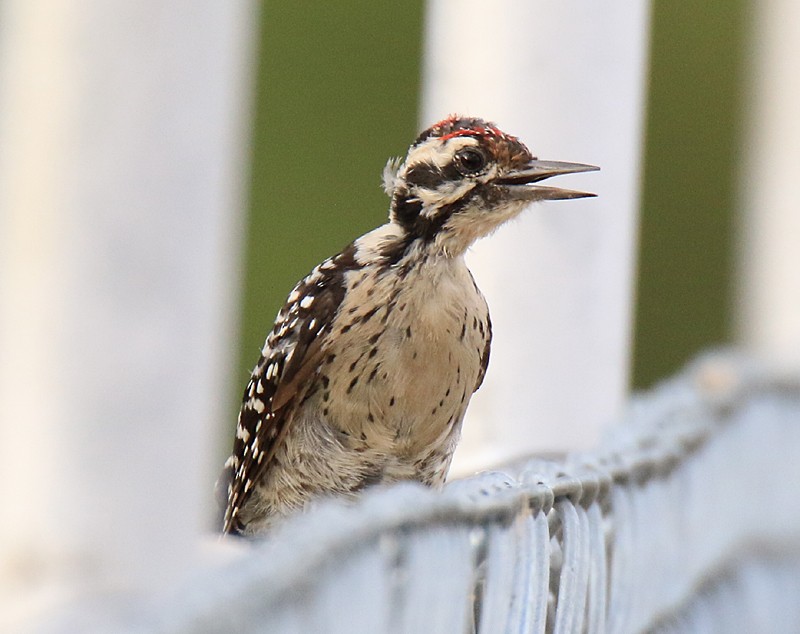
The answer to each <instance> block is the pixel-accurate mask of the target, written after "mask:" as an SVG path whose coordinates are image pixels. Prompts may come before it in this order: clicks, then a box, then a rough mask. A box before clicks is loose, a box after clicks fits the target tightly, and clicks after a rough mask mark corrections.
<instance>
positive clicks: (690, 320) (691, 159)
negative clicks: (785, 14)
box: [634, 0, 749, 387]
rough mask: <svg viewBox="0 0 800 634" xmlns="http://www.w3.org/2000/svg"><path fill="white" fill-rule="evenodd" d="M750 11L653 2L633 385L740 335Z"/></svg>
mask: <svg viewBox="0 0 800 634" xmlns="http://www.w3.org/2000/svg"><path fill="white" fill-rule="evenodd" d="M748 8H749V4H748V3H746V2H745V1H744V0H731V1H730V2H699V3H698V2H668V1H666V0H658V1H656V2H654V4H653V26H652V34H651V60H650V86H649V97H648V112H647V119H646V135H645V136H646V138H645V141H646V145H645V165H644V190H643V196H642V214H641V238H640V240H641V241H640V245H639V281H638V301H637V308H636V336H635V343H634V385H635V386H637V387H643V386H646V385H650V384H651V383H652V382H653V381H656V380H659V379H663V378H665V377H666V376H668V375H670V374H672V373H674V372H675V371H676V370H677V369H678V368H679V367H681V366H682V365H683V363H684V362H685V361H686V360H687V359H688V358H690V357H691V356H693V355H694V354H696V352H697V351H698V350H699V349H701V348H704V347H707V346H710V345H715V344H719V343H724V342H727V341H729V340H730V339H731V337H732V332H731V315H730V310H731V306H732V303H733V299H732V291H733V289H732V281H733V279H732V273H733V271H732V267H733V253H732V232H733V216H734V208H735V206H736V201H735V195H736V193H737V190H736V187H737V183H736V175H737V174H736V169H737V164H738V162H739V157H740V155H741V153H742V152H743V151H746V149H745V148H742V147H741V146H740V139H741V132H742V119H741V116H742V112H743V107H742V103H741V97H742V93H743V84H744V80H745V77H744V71H745V63H744V62H745V59H744V57H745V54H744V51H745V39H746V35H747V31H746V26H747V23H748Z"/></svg>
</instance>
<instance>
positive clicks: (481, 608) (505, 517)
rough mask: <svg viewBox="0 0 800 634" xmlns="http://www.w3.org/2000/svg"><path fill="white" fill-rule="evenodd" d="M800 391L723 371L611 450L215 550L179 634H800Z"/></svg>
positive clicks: (700, 371)
mask: <svg viewBox="0 0 800 634" xmlns="http://www.w3.org/2000/svg"><path fill="white" fill-rule="evenodd" d="M798 456H800V382H798V381H797V380H790V379H786V378H779V377H776V376H769V375H767V374H766V373H764V372H762V371H759V370H757V369H754V368H753V367H752V366H750V365H748V364H746V363H743V362H740V361H735V360H733V359H732V358H730V357H726V356H720V355H717V356H711V357H709V358H706V359H705V360H702V361H701V362H698V363H696V364H694V365H693V366H692V367H690V368H689V369H688V370H687V371H686V372H685V373H684V374H683V375H682V376H680V377H678V378H677V379H674V380H672V381H671V382H669V383H667V384H665V385H663V386H661V387H660V388H658V389H657V390H656V391H655V392H654V393H652V394H648V395H646V396H643V397H641V398H639V399H638V400H636V401H635V402H634V403H633V404H632V407H631V408H630V413H629V415H628V416H627V419H626V420H625V421H623V422H622V423H621V424H620V425H618V426H617V427H616V428H614V429H613V430H611V432H610V434H609V435H608V436H607V438H606V439H605V440H604V442H603V443H602V446H600V447H599V448H597V450H596V451H593V452H591V453H585V454H578V455H571V456H568V457H566V458H565V459H563V460H543V459H531V460H529V461H526V462H524V463H523V464H519V465H512V466H511V467H510V468H509V469H507V470H506V471H505V472H503V473H500V472H492V473H485V474H481V475H478V476H476V477H473V478H468V479H465V480H461V481H456V482H453V483H451V484H450V485H449V486H448V487H447V488H446V490H445V491H444V492H443V493H434V492H431V491H429V490H426V489H423V488H421V487H418V486H411V485H403V486H396V487H393V488H389V489H383V490H376V491H374V492H373V493H372V494H370V495H367V496H365V497H364V498H363V501H362V502H360V503H358V504H356V505H355V506H349V507H348V506H345V505H343V504H341V503H328V504H325V505H322V506H321V507H320V508H317V509H315V510H314V511H312V512H310V513H308V514H307V515H304V516H301V517H297V518H296V519H294V520H292V521H289V522H288V523H287V524H285V525H284V526H283V527H282V528H281V530H280V531H278V532H277V533H276V534H275V535H274V536H273V537H272V538H271V539H269V540H268V541H266V542H264V543H247V542H241V541H238V540H237V541H236V542H235V543H232V544H221V545H220V544H218V543H215V544H214V545H213V548H212V550H215V551H216V550H226V551H227V550H228V549H226V548H225V546H230V552H227V556H228V557H229V559H228V560H227V561H225V562H223V563H219V562H218V563H215V564H213V565H212V564H209V565H206V566H203V567H201V568H200V569H199V570H197V571H196V574H195V575H193V580H192V581H191V582H190V583H187V584H186V586H185V587H183V588H182V589H181V590H180V591H179V592H178V593H177V594H172V595H170V596H169V597H162V598H161V599H160V600H159V601H158V602H157V605H155V606H150V607H151V608H152V609H148V610H140V611H137V613H138V614H139V626H140V627H141V629H143V630H145V631H160V632H192V633H195V632H265V633H267V632H268V633H270V634H289V633H292V634H295V633H296V634H300V633H303V634H306V633H315V634H316V633H319V634H327V633H330V634H334V633H347V634H356V633H362V632H363V633H371V634H375V633H382V632H386V633H393V634H394V633H398V634H399V633H408V634H423V633H424V634H438V633H441V634H453V633H467V632H480V633H483V634H485V633H496V632H509V633H512V632H513V633H523V632H526V633H527V632H559V633H572V632H608V633H629V632H645V631H647V632H649V631H654V632H702V633H704V634H705V633H708V632H798V631H800V601H798V600H797V597H798V596H800V495H798V487H799V486H800V458H798Z"/></svg>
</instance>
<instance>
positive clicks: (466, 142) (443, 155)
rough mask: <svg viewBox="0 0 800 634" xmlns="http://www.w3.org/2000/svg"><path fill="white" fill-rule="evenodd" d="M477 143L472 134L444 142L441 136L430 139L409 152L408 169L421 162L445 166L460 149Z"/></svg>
mask: <svg viewBox="0 0 800 634" xmlns="http://www.w3.org/2000/svg"><path fill="white" fill-rule="evenodd" d="M475 145H478V141H477V140H476V139H474V138H473V137H471V136H463V137H454V138H452V139H448V140H447V141H445V142H444V143H442V141H441V139H439V138H434V139H430V140H429V141H427V142H426V143H423V144H422V145H420V146H419V147H415V148H414V149H413V150H411V152H409V154H408V158H407V159H406V169H408V167H410V166H413V165H419V164H420V163H431V164H433V165H436V166H437V167H444V166H445V165H447V164H448V163H449V162H450V161H452V160H453V156H454V155H455V153H456V152H458V151H459V150H460V149H462V148H465V147H469V146H475Z"/></svg>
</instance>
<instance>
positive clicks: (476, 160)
mask: <svg viewBox="0 0 800 634" xmlns="http://www.w3.org/2000/svg"><path fill="white" fill-rule="evenodd" d="M454 158H455V163H456V167H457V168H458V171H459V172H461V173H462V174H464V175H465V176H466V175H467V174H474V173H475V172H479V171H480V170H482V169H483V168H484V167H486V157H485V156H484V155H483V152H481V151H480V150H477V149H475V148H464V149H463V150H459V151H458V152H456V155H455V157H454Z"/></svg>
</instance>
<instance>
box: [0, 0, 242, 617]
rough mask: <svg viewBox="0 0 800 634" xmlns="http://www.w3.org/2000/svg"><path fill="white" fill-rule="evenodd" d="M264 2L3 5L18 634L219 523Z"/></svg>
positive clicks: (94, 0) (11, 502)
mask: <svg viewBox="0 0 800 634" xmlns="http://www.w3.org/2000/svg"><path fill="white" fill-rule="evenodd" d="M251 5H252V3H251V2H250V0H233V1H226V2H213V1H210V0H201V1H199V2H198V1H194V2H189V1H188V0H182V1H179V2H170V3H164V2H158V1H156V0H143V1H139V2H135V3H130V2H113V1H111V2H109V1H107V0H81V1H80V2H79V1H77V0H63V1H61V2H46V3H43V2H29V1H28V0H6V1H5V2H3V3H2V5H0V12H1V14H0V302H1V303H0V500H2V510H1V511H0V514H1V517H0V615H2V617H0V629H3V630H4V631H5V627H10V628H11V629H14V627H13V625H10V624H12V623H15V622H22V621H23V620H24V621H26V622H30V619H31V618H32V617H34V618H35V617H36V615H40V616H41V615H42V614H43V613H44V612H43V611H45V610H51V609H57V608H58V606H60V605H62V602H63V601H71V600H75V599H76V598H77V599H80V600H82V599H89V600H91V597H92V596H93V594H94V593H95V592H98V593H103V594H104V595H105V596H106V599H105V601H106V603H105V604H104V607H105V608H108V603H107V599H108V595H109V594H113V592H115V591H120V590H125V589H131V588H134V589H135V588H136V587H140V588H141V587H143V586H142V585H141V584H145V583H146V586H144V587H146V588H147V589H152V588H153V587H158V585H159V583H160V582H164V581H168V580H169V579H172V578H174V575H175V574H176V573H178V572H179V571H180V570H181V569H182V567H183V565H184V564H185V563H186V562H187V560H188V558H189V557H190V555H191V551H192V549H193V547H195V546H196V542H197V540H196V539H194V538H195V537H196V536H197V535H198V534H199V533H200V531H201V528H202V527H204V526H205V525H206V524H207V522H208V512H209V505H210V501H209V498H210V492H209V487H210V486H211V484H212V483H213V476H212V475H211V471H210V469H211V464H210V458H211V446H212V439H213V438H214V435H215V432H216V430H217V429H218V425H219V418H220V415H221V409H222V408H221V405H222V403H223V401H224V394H225V389H224V380H223V377H224V376H225V375H226V374H227V372H228V370H229V367H230V362H229V359H228V356H229V351H230V349H231V346H230V343H231V340H232V327H231V324H232V319H231V317H232V304H233V299H234V297H235V292H234V291H235V290H236V289H235V284H232V283H231V280H232V279H234V278H235V275H234V273H235V267H236V265H237V256H236V255H235V253H236V240H237V238H238V225H239V215H240V214H239V210H240V208H241V186H242V179H241V174H242V165H243V159H244V152H243V151H242V150H243V141H244V134H243V132H244V131H245V124H246V120H247V117H246V115H247V110H248V109H249V106H248V102H249V90H248V83H249V82H248V80H249V64H248V62H249V56H250V43H251V33H250V31H251V26H252V24H253V22H254V20H253V16H252V11H251ZM73 605H74V604H73ZM100 613H105V611H101V612H97V613H96V614H100ZM15 631H16V630H15ZM74 631H78V630H74Z"/></svg>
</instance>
